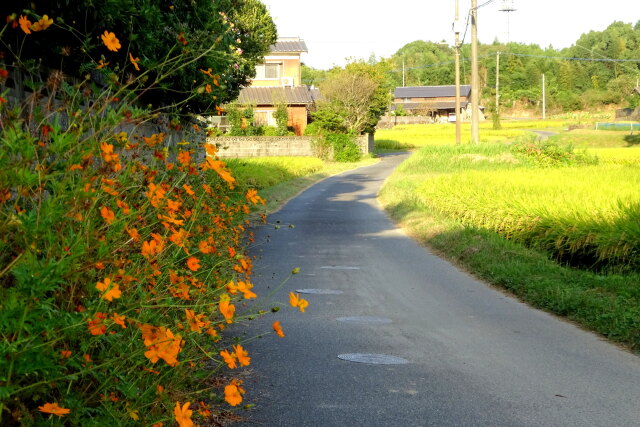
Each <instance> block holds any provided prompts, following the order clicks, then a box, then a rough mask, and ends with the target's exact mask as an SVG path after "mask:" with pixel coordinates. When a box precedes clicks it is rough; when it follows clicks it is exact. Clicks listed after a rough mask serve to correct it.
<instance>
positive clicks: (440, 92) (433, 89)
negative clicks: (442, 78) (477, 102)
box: [393, 85, 471, 98]
mask: <svg viewBox="0 0 640 427" xmlns="http://www.w3.org/2000/svg"><path fill="white" fill-rule="evenodd" d="M470 93H471V85H460V96H465V97H466V96H469V94H470ZM393 94H394V96H395V97H396V98H440V97H446V96H456V87H455V86H454V85H450V86H408V87H397V88H396V90H395V91H394V92H393Z"/></svg>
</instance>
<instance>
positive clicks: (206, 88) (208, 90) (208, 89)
mask: <svg viewBox="0 0 640 427" xmlns="http://www.w3.org/2000/svg"><path fill="white" fill-rule="evenodd" d="M204 91H205V92H207V93H211V85H210V84H209V83H207V84H206V85H205V86H204Z"/></svg>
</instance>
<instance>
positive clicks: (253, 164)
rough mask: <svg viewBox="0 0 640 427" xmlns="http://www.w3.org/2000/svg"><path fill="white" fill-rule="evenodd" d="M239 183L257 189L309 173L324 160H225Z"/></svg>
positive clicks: (309, 158)
mask: <svg viewBox="0 0 640 427" xmlns="http://www.w3.org/2000/svg"><path fill="white" fill-rule="evenodd" d="M225 161H226V163H227V164H228V165H229V167H230V168H231V170H233V174H234V176H235V177H236V179H237V180H238V182H239V183H240V184H241V185H244V186H246V187H251V188H255V189H258V190H261V189H264V188H267V187H272V186H274V185H277V184H280V183H282V182H286V181H290V180H292V179H295V178H299V177H302V176H307V175H311V174H313V173H316V172H318V171H320V170H322V169H323V168H324V167H325V162H323V161H322V160H320V159H319V158H317V157H286V156H282V157H247V158H241V159H227V160H225Z"/></svg>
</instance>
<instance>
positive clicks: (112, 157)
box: [100, 141, 118, 163]
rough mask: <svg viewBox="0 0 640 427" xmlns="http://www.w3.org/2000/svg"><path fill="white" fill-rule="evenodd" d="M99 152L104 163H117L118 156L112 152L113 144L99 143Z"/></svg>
mask: <svg viewBox="0 0 640 427" xmlns="http://www.w3.org/2000/svg"><path fill="white" fill-rule="evenodd" d="M100 150H101V151H102V153H101V154H102V158H103V159H104V161H105V162H107V163H110V162H117V161H118V155H117V154H115V153H114V152H113V144H108V143H106V142H104V141H103V142H101V143H100Z"/></svg>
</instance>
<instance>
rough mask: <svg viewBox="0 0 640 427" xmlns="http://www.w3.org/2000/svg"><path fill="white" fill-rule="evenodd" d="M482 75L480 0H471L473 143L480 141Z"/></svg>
mask: <svg viewBox="0 0 640 427" xmlns="http://www.w3.org/2000/svg"><path fill="white" fill-rule="evenodd" d="M479 100H480V76H479V75H478V0H471V143H472V144H478V143H479V142H480V118H479V117H478V113H479V112H480V108H479V106H478V104H479Z"/></svg>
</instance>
